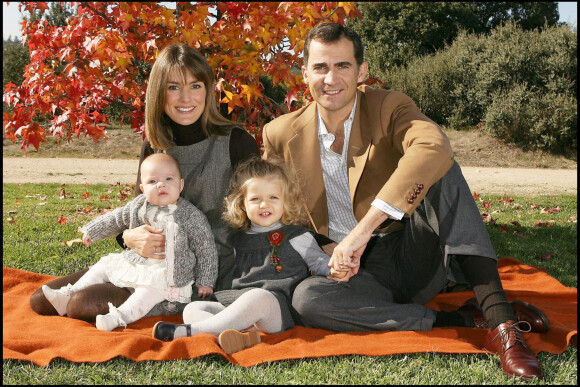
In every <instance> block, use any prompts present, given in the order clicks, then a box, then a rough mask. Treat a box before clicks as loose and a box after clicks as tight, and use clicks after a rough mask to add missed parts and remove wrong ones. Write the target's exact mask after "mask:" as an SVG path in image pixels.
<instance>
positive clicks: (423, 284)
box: [263, 23, 549, 378]
mask: <svg viewBox="0 0 580 387" xmlns="http://www.w3.org/2000/svg"><path fill="white" fill-rule="evenodd" d="M367 69H368V65H367V63H366V62H364V59H363V45H362V42H361V40H360V38H359V37H358V35H357V34H356V33H355V32H354V31H352V30H351V29H349V28H347V27H344V26H342V25H340V24H337V23H321V24H319V25H317V26H316V27H315V28H313V29H312V30H311V31H310V33H309V34H308V37H307V39H306V42H305V48H304V66H303V67H302V73H303V76H304V80H305V82H306V83H307V85H308V87H309V90H310V93H311V94H312V96H313V98H314V101H315V102H314V103H312V104H310V105H308V106H306V107H303V108H302V109H300V110H298V111H296V112H292V113H289V114H286V115H284V116H281V117H279V118H277V119H275V120H274V121H272V122H271V123H269V124H267V125H266V126H265V127H264V132H263V138H264V146H265V153H264V157H265V158H270V157H281V158H283V159H284V160H285V161H286V163H287V164H288V165H290V166H292V167H293V168H294V169H295V171H296V173H297V175H298V178H299V180H300V186H301V189H302V192H303V195H304V198H305V202H306V207H307V210H308V212H309V215H310V217H311V220H312V223H313V227H314V228H315V229H316V230H317V232H319V233H321V234H323V235H326V236H328V237H330V239H332V240H334V241H336V242H339V243H338V244H337V245H336V246H335V247H334V251H333V252H332V256H331V260H330V263H329V265H332V266H333V267H334V268H335V269H336V270H343V271H347V273H348V274H347V275H346V277H345V282H340V283H337V282H335V281H329V280H327V279H326V278H322V277H311V278H308V279H307V280H305V281H303V282H302V283H301V284H300V285H298V287H297V288H296V290H295V292H294V296H293V307H294V308H295V309H296V311H297V312H298V313H299V314H300V317H301V319H302V322H303V323H304V324H305V325H306V326H310V327H316V328H323V329H330V330H334V331H352V330H359V331H369V330H429V329H431V328H432V327H433V326H435V327H438V326H452V325H455V326H476V327H480V328H488V329H489V332H488V336H487V340H486V348H488V349H489V350H492V351H495V352H497V353H499V354H500V357H501V366H502V368H503V370H504V372H505V373H506V374H508V375H516V376H521V377H523V378H533V377H537V378H541V376H542V371H541V366H540V363H539V362H538V360H537V359H536V357H535V356H534V354H533V353H532V352H531V351H530V350H529V348H528V347H527V346H526V343H525V341H524V338H523V336H522V333H521V332H522V330H521V328H520V326H521V327H527V328H528V329H531V330H532V331H534V332H545V331H546V330H548V328H549V322H548V320H547V318H546V316H545V315H544V314H543V313H542V312H541V311H540V310H538V309H537V308H535V307H533V306H532V305H529V304H527V303H523V302H521V301H513V302H508V301H507V299H506V296H505V292H504V290H503V288H502V285H501V281H500V279H499V274H498V271H497V256H496V254H495V251H494V249H493V247H492V245H491V241H490V239H489V235H488V234H487V231H486V229H485V226H484V224H483V221H482V220H481V216H480V214H479V210H478V209H477V206H476V205H475V203H474V200H473V197H472V196H471V191H470V189H469V187H468V186H467V183H466V182H465V179H464V178H463V175H462V173H461V169H460V168H459V166H458V165H457V163H456V162H454V160H453V153H452V151H451V146H450V143H449V140H448V138H447V137H446V135H445V134H444V133H443V131H442V130H441V128H440V127H439V126H438V125H437V124H435V123H434V122H433V121H432V120H430V119H429V118H427V117H426V116H425V115H423V114H422V113H421V112H420V111H419V109H418V108H417V106H416V105H415V104H414V103H413V101H412V100H411V99H410V98H409V97H408V96H406V95H404V94H402V93H399V92H395V91H390V90H377V89H372V88H370V87H366V86H360V87H357V84H358V83H359V82H362V81H363V80H364V79H365V77H366V74H367ZM456 283H459V284H461V283H464V284H467V285H469V286H470V287H471V288H472V289H473V291H474V292H475V295H476V298H477V301H475V300H474V299H472V300H468V301H467V302H466V303H465V304H464V305H463V306H462V307H461V308H460V309H459V310H458V311H454V312H447V313H446V312H437V311H434V310H432V309H429V308H426V307H424V306H423V304H424V303H425V302H427V301H429V300H430V299H432V298H433V297H435V296H436V295H437V294H438V293H439V292H441V291H445V289H446V288H447V287H449V286H450V285H453V284H456ZM530 327H531V328H530Z"/></svg>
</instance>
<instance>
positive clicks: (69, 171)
mask: <svg viewBox="0 0 580 387" xmlns="http://www.w3.org/2000/svg"><path fill="white" fill-rule="evenodd" d="M2 161H3V163H2V164H3V166H2V180H3V182H4V183H63V184H64V183H66V184H83V183H89V184H96V183H107V184H114V183H116V182H121V183H135V179H136V172H137V166H138V163H139V162H138V160H118V159H117V160H105V159H71V158H66V159H59V158H44V159H43V158H22V157H4V158H3V159H2ZM462 170H463V174H464V175H465V179H466V180H467V183H468V184H469V187H470V188H471V191H474V192H477V193H479V194H499V195H502V194H510V195H549V194H576V193H577V192H578V177H577V170H575V169H524V168H479V167H462Z"/></svg>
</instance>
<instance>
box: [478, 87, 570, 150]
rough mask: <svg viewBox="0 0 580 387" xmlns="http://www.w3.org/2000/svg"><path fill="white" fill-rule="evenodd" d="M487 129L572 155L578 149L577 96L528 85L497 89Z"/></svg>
mask: <svg viewBox="0 0 580 387" xmlns="http://www.w3.org/2000/svg"><path fill="white" fill-rule="evenodd" d="M484 122H485V125H484V127H483V129H484V130H485V131H488V132H489V133H490V134H491V135H492V136H494V137H499V138H502V139H504V140H506V141H509V142H513V143H516V144H518V145H521V146H522V147H523V148H524V149H542V150H545V151H549V152H552V153H560V154H569V153H571V152H575V150H576V149H577V139H576V133H577V132H576V125H577V121H576V98H572V97H570V96H567V95H563V94H556V93H548V94H545V93H543V92H540V91H539V90H538V89H537V88H531V89H530V88H529V87H528V85H526V84H518V85H516V86H515V87H514V88H512V89H511V90H506V91H501V92H497V93H496V94H495V96H494V98H493V101H492V103H491V104H490V106H489V107H488V109H487V112H486V115H485V119H484Z"/></svg>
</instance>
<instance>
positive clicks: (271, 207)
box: [244, 176, 284, 227]
mask: <svg viewBox="0 0 580 387" xmlns="http://www.w3.org/2000/svg"><path fill="white" fill-rule="evenodd" d="M244 209H245V211H246V215H247V216H248V219H250V221H251V222H252V223H255V224H257V225H259V226H262V227H268V226H271V225H272V224H274V223H276V222H277V221H279V220H280V219H281V218H282V215H283V214H284V195H283V192H282V183H281V182H280V180H279V179H278V178H276V177H273V176H272V177H265V178H263V177H256V178H254V179H252V180H251V181H250V183H248V184H247V186H246V196H245V197H244Z"/></svg>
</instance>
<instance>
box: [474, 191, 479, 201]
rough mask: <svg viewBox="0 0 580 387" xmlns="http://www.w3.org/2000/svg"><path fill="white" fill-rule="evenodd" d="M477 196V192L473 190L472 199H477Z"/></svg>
mask: <svg viewBox="0 0 580 387" xmlns="http://www.w3.org/2000/svg"><path fill="white" fill-rule="evenodd" d="M478 197H479V194H478V193H477V192H475V191H474V192H473V198H474V199H477V198H478Z"/></svg>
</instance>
